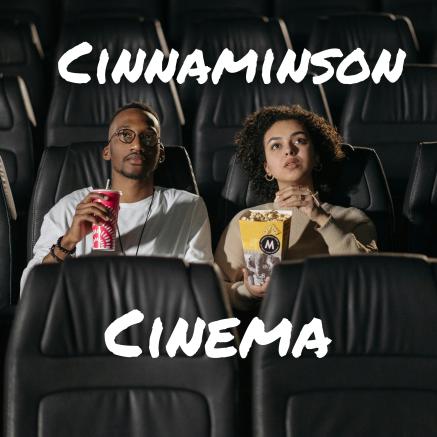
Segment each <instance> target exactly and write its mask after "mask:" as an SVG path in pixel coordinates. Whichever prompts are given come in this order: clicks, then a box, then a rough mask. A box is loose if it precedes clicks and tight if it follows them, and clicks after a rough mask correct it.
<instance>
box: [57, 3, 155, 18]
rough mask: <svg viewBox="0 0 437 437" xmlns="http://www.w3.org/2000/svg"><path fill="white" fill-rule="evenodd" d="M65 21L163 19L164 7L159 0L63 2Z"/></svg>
mask: <svg viewBox="0 0 437 437" xmlns="http://www.w3.org/2000/svg"><path fill="white" fill-rule="evenodd" d="M62 5H63V8H62V9H63V10H62V13H63V15H64V20H65V21H76V22H79V21H81V20H82V19H83V18H86V17H93V18H103V19H105V18H107V17H120V18H124V17H129V18H132V17H145V18H149V19H150V18H152V19H153V18H160V17H162V13H163V10H162V9H163V7H162V3H161V2H160V1H158V0H147V1H142V0H126V1H124V2H123V3H120V2H119V1H117V0H95V1H93V2H89V1H86V0H63V2H62Z"/></svg>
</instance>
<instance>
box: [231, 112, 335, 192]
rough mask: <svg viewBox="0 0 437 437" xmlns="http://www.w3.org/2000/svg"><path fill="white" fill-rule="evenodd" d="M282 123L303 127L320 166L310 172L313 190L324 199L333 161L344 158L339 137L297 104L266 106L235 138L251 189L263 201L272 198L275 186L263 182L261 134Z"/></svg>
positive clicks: (331, 127) (315, 115)
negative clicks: (318, 169) (287, 122)
mask: <svg viewBox="0 0 437 437" xmlns="http://www.w3.org/2000/svg"><path fill="white" fill-rule="evenodd" d="M282 120H296V121H299V122H300V123H302V124H303V125H304V126H305V129H306V130H307V132H308V134H309V136H310V139H311V142H312V144H313V147H314V152H315V153H316V155H317V156H318V157H319V159H320V163H321V164H322V168H321V170H320V171H318V172H315V171H314V172H313V181H314V188H315V189H316V190H318V191H319V194H320V197H321V199H323V197H324V196H323V195H324V194H326V193H328V192H329V191H330V190H331V188H332V186H333V183H334V179H335V176H336V173H337V167H336V162H338V161H339V160H341V159H343V158H344V152H343V151H342V149H341V143H342V138H341V136H340V134H339V133H338V132H337V130H336V129H335V128H334V127H333V126H332V125H331V124H329V123H328V122H327V121H326V120H325V119H324V118H323V117H320V116H319V115H317V114H315V113H314V112H311V111H307V110H305V109H303V108H301V107H300V106H299V105H293V106H266V107H264V108H261V109H260V110H258V111H256V112H254V113H252V114H250V115H249V116H248V117H247V118H246V120H245V121H244V124H243V129H242V130H241V131H240V132H238V133H237V135H236V136H235V143H236V145H237V160H238V161H239V163H240V164H241V166H242V167H243V169H244V170H245V171H246V173H247V174H248V176H249V178H250V179H251V181H252V183H253V187H254V190H255V191H256V192H257V193H258V194H259V195H260V196H261V197H263V198H265V199H273V198H274V196H275V192H276V191H277V190H278V186H277V183H274V182H267V181H266V180H265V174H266V173H265V169H264V162H265V160H266V157H265V153H264V135H265V133H266V132H267V130H268V129H270V127H271V126H272V125H273V124H274V123H276V122H277V121H282Z"/></svg>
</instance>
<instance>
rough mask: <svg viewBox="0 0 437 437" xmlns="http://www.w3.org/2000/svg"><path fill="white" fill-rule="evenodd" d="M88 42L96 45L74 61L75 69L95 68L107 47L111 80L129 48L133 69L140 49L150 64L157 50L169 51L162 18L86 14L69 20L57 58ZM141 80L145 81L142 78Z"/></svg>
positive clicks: (60, 42) (65, 25)
mask: <svg viewBox="0 0 437 437" xmlns="http://www.w3.org/2000/svg"><path fill="white" fill-rule="evenodd" d="M83 41H87V42H88V43H90V44H91V45H92V46H93V50H92V52H91V53H89V54H88V55H84V56H82V57H80V58H79V59H77V60H76V61H75V62H74V64H73V65H74V69H73V68H72V70H73V71H87V70H90V71H93V70H94V71H95V70H96V68H97V64H98V62H99V57H100V53H101V51H102V50H104V49H106V50H107V51H108V54H109V61H108V74H107V79H108V80H109V81H110V80H111V79H110V73H111V72H112V68H113V67H114V65H115V63H116V62H117V61H118V58H119V56H120V54H121V52H122V50H128V51H129V52H130V53H131V55H132V58H131V63H130V66H131V68H132V67H133V65H135V60H136V55H137V51H138V49H142V50H144V51H145V52H146V59H145V65H146V64H148V62H149V61H150V58H151V57H152V55H153V53H154V51H155V50H161V51H163V52H164V53H166V54H167V51H168V48H167V44H166V42H165V38H164V35H163V33H162V28H161V24H160V22H159V21H158V20H152V19H144V18H143V17H132V18H129V17H123V15H122V16H115V17H111V16H109V17H104V18H102V17H94V16H92V15H91V16H89V15H86V16H85V17H83V18H81V20H80V28H78V25H77V22H75V21H67V22H66V23H65V24H64V26H63V28H62V33H61V36H60V38H59V43H58V46H57V49H56V59H59V58H60V57H61V56H62V55H63V54H64V53H65V52H66V51H67V50H70V49H71V48H73V47H75V46H77V45H78V44H80V43H82V42H83ZM141 80H143V79H142V78H141Z"/></svg>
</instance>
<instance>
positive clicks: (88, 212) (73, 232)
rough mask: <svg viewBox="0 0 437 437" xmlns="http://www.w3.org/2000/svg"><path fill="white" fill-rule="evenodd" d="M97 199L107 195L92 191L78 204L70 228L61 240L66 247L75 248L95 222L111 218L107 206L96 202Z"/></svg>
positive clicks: (103, 198)
mask: <svg viewBox="0 0 437 437" xmlns="http://www.w3.org/2000/svg"><path fill="white" fill-rule="evenodd" d="M96 199H102V200H105V199H106V197H105V196H104V195H102V194H99V193H90V194H88V195H87V196H86V197H85V198H84V199H83V200H82V202H80V203H79V204H78V205H77V207H76V212H75V214H74V216H73V221H72V223H71V226H70V229H69V230H68V231H67V233H66V234H65V236H64V238H63V239H62V242H61V244H62V246H63V247H65V248H66V249H68V250H72V249H74V248H75V247H76V244H77V243H79V241H81V240H82V239H83V238H84V237H85V236H86V235H88V234H89V233H90V232H91V231H92V225H93V224H97V223H99V222H101V221H107V220H110V217H109V213H108V210H107V208H106V207H105V206H104V205H102V204H101V203H98V202H95V200H96Z"/></svg>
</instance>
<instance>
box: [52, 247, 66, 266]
mask: <svg viewBox="0 0 437 437" xmlns="http://www.w3.org/2000/svg"><path fill="white" fill-rule="evenodd" d="M55 247H57V246H56V244H54V245H53V246H52V247H51V248H50V255H51V256H52V257H53V258H54V259H55V260H56V262H58V263H63V262H64V260H63V259H62V258H59V256H58V255H56V253H55Z"/></svg>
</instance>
